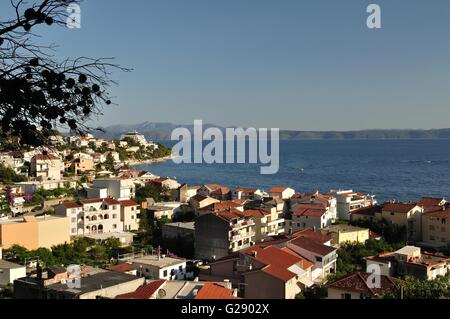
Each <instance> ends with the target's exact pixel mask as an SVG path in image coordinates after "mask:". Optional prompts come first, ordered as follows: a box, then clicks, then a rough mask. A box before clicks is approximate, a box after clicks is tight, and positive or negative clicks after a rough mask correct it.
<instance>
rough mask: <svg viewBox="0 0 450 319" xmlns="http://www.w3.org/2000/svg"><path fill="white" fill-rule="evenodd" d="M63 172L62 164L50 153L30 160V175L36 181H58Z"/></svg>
mask: <svg viewBox="0 0 450 319" xmlns="http://www.w3.org/2000/svg"><path fill="white" fill-rule="evenodd" d="M63 170H64V166H63V162H62V161H61V159H60V158H59V157H57V156H56V155H53V154H50V153H47V154H38V155H35V156H33V158H32V159H31V164H30V173H31V175H32V176H34V177H36V179H38V180H41V181H47V180H54V181H59V180H61V172H62V171H63Z"/></svg>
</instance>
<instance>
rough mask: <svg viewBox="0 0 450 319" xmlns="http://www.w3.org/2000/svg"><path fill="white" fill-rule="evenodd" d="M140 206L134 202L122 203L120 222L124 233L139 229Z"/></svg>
mask: <svg viewBox="0 0 450 319" xmlns="http://www.w3.org/2000/svg"><path fill="white" fill-rule="evenodd" d="M139 213H140V210H139V205H138V204H137V203H135V202H133V201H131V200H130V201H128V200H125V201H120V220H121V221H122V223H123V230H124V231H133V230H138V229H139V218H138V216H139Z"/></svg>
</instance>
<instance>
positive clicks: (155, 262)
mask: <svg viewBox="0 0 450 319" xmlns="http://www.w3.org/2000/svg"><path fill="white" fill-rule="evenodd" d="M128 262H131V263H138V264H143V265H149V266H154V267H158V268H165V267H170V266H176V265H179V264H182V263H185V262H186V259H182V258H173V257H167V256H166V257H164V258H163V257H159V258H158V256H157V255H148V256H144V257H139V258H135V259H130V260H129V261H128Z"/></svg>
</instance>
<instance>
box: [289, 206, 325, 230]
mask: <svg viewBox="0 0 450 319" xmlns="http://www.w3.org/2000/svg"><path fill="white" fill-rule="evenodd" d="M312 205H313V206H312ZM316 205H317V206H316ZM294 209H295V211H294V212H293V213H292V215H291V220H290V221H289V222H287V223H286V227H287V228H288V230H289V229H292V231H294V232H295V231H297V230H302V229H309V228H313V229H322V228H325V227H328V226H331V224H332V220H333V218H332V214H330V212H329V211H328V209H327V208H326V207H324V206H323V205H322V204H296V206H295V208H294Z"/></svg>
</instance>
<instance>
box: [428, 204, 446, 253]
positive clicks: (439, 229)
mask: <svg viewBox="0 0 450 319" xmlns="http://www.w3.org/2000/svg"><path fill="white" fill-rule="evenodd" d="M422 241H423V242H424V243H426V244H427V245H429V246H434V247H437V248H439V247H445V246H447V244H448V243H450V211H449V210H447V211H442V212H434V213H429V214H423V216H422Z"/></svg>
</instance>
